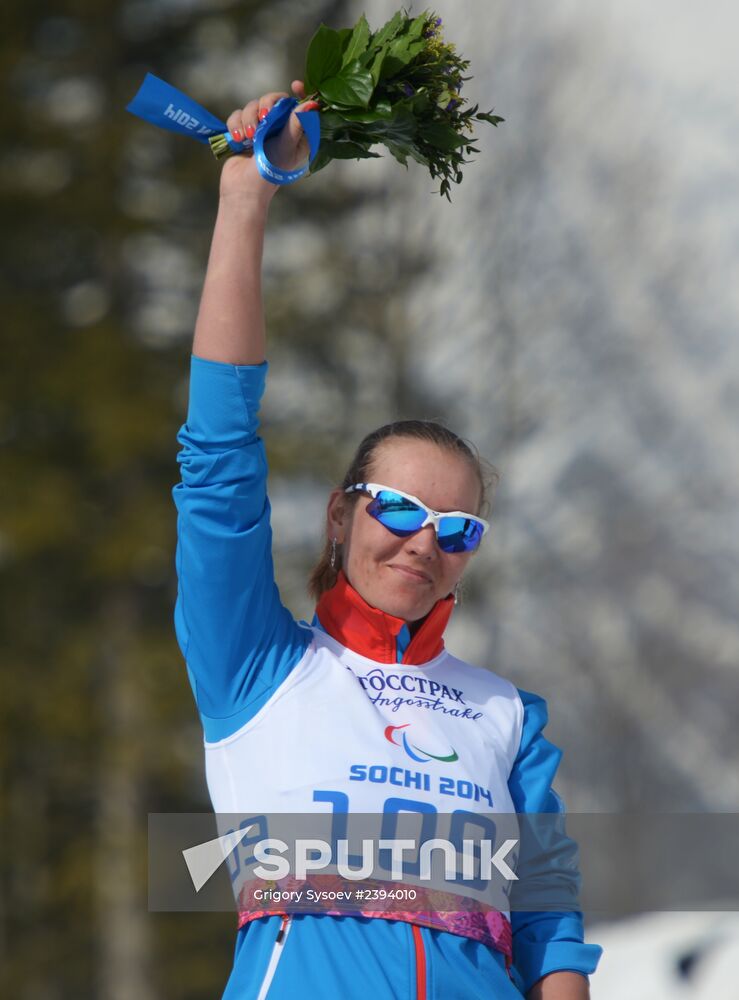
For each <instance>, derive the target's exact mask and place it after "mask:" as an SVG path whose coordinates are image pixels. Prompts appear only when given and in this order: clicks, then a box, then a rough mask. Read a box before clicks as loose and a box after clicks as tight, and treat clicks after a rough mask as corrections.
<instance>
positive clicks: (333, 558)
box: [329, 538, 336, 569]
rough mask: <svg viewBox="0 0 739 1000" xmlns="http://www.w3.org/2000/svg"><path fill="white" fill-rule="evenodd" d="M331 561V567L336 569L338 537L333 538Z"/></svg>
mask: <svg viewBox="0 0 739 1000" xmlns="http://www.w3.org/2000/svg"><path fill="white" fill-rule="evenodd" d="M329 561H330V563H331V569H336V539H335V538H332V539H331V558H330V560H329Z"/></svg>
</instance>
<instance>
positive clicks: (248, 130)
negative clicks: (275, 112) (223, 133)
mask: <svg viewBox="0 0 739 1000" xmlns="http://www.w3.org/2000/svg"><path fill="white" fill-rule="evenodd" d="M244 131H245V132H246V138H247V139H253V138H254V133H255V132H256V129H255V128H254V126H253V125H247V126H246V128H245V129H244Z"/></svg>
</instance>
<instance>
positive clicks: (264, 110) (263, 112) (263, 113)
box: [259, 108, 269, 122]
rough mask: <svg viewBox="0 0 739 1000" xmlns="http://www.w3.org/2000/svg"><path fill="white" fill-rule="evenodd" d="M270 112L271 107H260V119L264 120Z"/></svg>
mask: <svg viewBox="0 0 739 1000" xmlns="http://www.w3.org/2000/svg"><path fill="white" fill-rule="evenodd" d="M268 114H269V108H260V109H259V121H260V122H263V121H264V119H265V118H266V117H267V115H268Z"/></svg>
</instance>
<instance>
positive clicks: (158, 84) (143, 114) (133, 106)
mask: <svg viewBox="0 0 739 1000" xmlns="http://www.w3.org/2000/svg"><path fill="white" fill-rule="evenodd" d="M297 105H298V101H297V100H296V99H295V98H294V97H281V98H280V100H279V101H277V103H276V104H275V105H274V107H272V108H270V112H269V114H268V115H267V116H266V117H265V118H264V119H263V120H262V121H261V122H259V124H258V125H257V129H256V132H255V134H254V138H253V139H245V140H244V141H243V142H237V141H236V140H235V139H234V137H233V136H232V135H231V133H230V132H229V130H228V128H227V126H226V123H225V122H222V121H221V120H220V118H216V116H215V115H212V114H211V113H210V112H209V111H206V109H205V108H203V107H201V105H199V104H198V103H197V101H193V99H192V98H191V97H188V96H187V94H183V93H182V91H181V90H178V89H177V88H176V87H173V86H172V85H171V84H169V83H166V82H165V81H164V80H160V79H159V77H157V76H154V74H153V73H147V74H146V77H145V79H144V82H143V83H142V84H141V86H140V87H139V90H138V93H137V94H136V96H135V97H134V98H133V100H132V101H131V102H130V104H128V106H127V107H126V111H128V112H130V113H131V114H132V115H136V117H137V118H143V120H144V121H147V122H150V123H151V124H152V125H156V126H157V127H158V128H163V129H167V130H168V131H170V132H179V133H180V135H188V136H190V138H192V139H197V141H198V142H202V143H207V142H208V140H209V139H210V137H211V136H213V135H223V136H225V138H226V142H227V143H228V145H229V146H230V148H231V149H232V150H233V152H234V153H248V152H249V151H250V150H252V149H253V151H254V158H255V160H256V164H257V169H258V170H259V173H260V174H261V176H262V177H263V178H264V179H265V180H266V181H269V182H270V184H292V183H293V182H294V181H297V180H298V179H299V178H301V177H303V176H304V175H305V174H306V173H307V172H308V169H309V167H310V164H311V162H312V161H313V158H314V157H315V155H316V153H317V152H318V147H319V146H320V143H321V125H320V119H319V115H318V112H317V111H299V112H298V119H299V120H300V125H301V127H302V129H303V131H304V132H305V134H306V136H307V138H308V145H309V146H310V157H309V159H308V162H307V163H305V164H304V165H303V166H302V167H299V168H298V169H297V170H283V169H282V168H281V167H277V166H275V164H274V163H271V162H270V160H269V159H268V157H267V155H266V154H265V152H264V143H265V141H266V140H267V139H269V138H270V137H271V136H273V135H276V134H277V133H278V132H281V131H282V129H283V128H284V127H285V125H286V124H287V121H288V119H289V117H290V114H291V113H292V111H293V108H295V107H297Z"/></svg>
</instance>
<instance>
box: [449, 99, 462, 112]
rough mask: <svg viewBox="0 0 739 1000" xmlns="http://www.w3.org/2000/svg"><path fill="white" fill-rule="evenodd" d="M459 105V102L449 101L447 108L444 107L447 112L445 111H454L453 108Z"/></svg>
mask: <svg viewBox="0 0 739 1000" xmlns="http://www.w3.org/2000/svg"><path fill="white" fill-rule="evenodd" d="M459 103H460V102H459V101H450V102H449V103H448V104H447V106H446V110H447V111H454V109H455V108H456V107H457V105H458V104H459Z"/></svg>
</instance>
